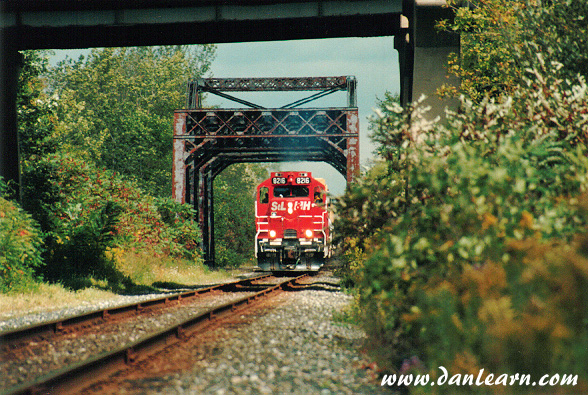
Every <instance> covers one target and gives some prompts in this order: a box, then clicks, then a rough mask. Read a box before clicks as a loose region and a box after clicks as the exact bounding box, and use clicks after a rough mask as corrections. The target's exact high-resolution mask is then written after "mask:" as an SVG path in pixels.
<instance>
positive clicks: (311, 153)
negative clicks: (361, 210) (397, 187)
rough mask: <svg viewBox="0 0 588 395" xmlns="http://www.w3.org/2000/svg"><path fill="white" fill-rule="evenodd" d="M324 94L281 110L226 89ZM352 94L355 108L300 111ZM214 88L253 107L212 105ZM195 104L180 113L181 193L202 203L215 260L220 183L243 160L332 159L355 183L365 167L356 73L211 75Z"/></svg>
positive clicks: (197, 87) (206, 241)
mask: <svg viewBox="0 0 588 395" xmlns="http://www.w3.org/2000/svg"><path fill="white" fill-rule="evenodd" d="M239 91H241V92H245V91H319V92H318V93H315V94H313V95H311V96H309V97H307V98H305V99H301V100H297V101H295V102H293V103H290V104H287V105H285V106H283V107H281V108H264V107H262V106H259V105H256V104H254V103H251V102H248V101H245V100H242V99H239V98H236V97H233V96H231V95H229V94H227V93H225V92H239ZM337 91H347V106H346V107H335V108H300V107H299V106H300V105H302V104H306V103H308V102H311V101H313V100H316V99H318V98H320V97H323V96H326V95H329V94H331V93H334V92H337ZM203 92H209V93H212V94H215V95H219V96H222V97H224V98H227V99H229V100H233V101H235V102H238V103H240V104H243V105H246V106H247V108H235V109H205V108H201V107H200V94H201V93H203ZM187 96H188V103H187V107H188V109H185V110H177V111H175V115H174V162H173V177H174V180H173V197H174V199H175V200H176V201H178V202H182V203H189V204H192V205H194V208H195V209H196V210H197V212H198V222H199V224H200V227H201V229H202V238H203V251H204V258H205V261H206V263H207V264H209V265H210V264H214V249H215V245H214V208H213V205H214V191H213V181H214V179H215V177H216V176H217V175H218V174H220V172H222V171H223V170H224V169H225V168H227V167H228V166H230V165H231V164H234V163H242V162H281V161H311V162H326V163H329V164H330V165H332V166H333V167H334V168H335V169H337V171H339V172H340V173H341V174H342V175H343V176H344V177H346V179H347V182H351V181H353V178H354V177H355V176H356V175H357V174H358V172H359V118H358V113H357V102H356V80H355V78H354V77H313V78H209V79H201V80H198V81H191V82H190V83H189V84H188V95H187Z"/></svg>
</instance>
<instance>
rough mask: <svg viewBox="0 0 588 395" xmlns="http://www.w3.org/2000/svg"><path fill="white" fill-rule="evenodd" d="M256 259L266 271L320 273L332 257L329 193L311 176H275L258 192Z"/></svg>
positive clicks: (301, 174)
mask: <svg viewBox="0 0 588 395" xmlns="http://www.w3.org/2000/svg"><path fill="white" fill-rule="evenodd" d="M256 195H257V196H256V199H255V227H256V240H255V256H256V257H257V262H258V266H259V267H260V268H261V269H263V270H273V271H277V270H304V271H307V270H318V269H320V267H321V266H322V265H323V264H324V262H325V260H326V259H327V258H328V257H330V255H331V248H330V242H331V221H330V216H329V212H328V210H329V201H328V189H327V186H326V184H325V182H324V181H323V180H320V179H315V178H313V177H312V175H311V173H309V172H274V173H272V174H271V177H270V178H269V179H267V180H265V181H264V182H262V183H261V184H260V185H259V186H258V188H257V194H256Z"/></svg>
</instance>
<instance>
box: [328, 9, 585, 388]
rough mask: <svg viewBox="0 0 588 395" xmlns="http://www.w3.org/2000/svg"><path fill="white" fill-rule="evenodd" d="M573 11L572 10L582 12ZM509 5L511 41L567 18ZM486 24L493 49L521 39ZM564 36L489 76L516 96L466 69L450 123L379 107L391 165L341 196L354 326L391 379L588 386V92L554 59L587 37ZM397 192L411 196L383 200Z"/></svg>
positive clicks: (519, 54) (415, 108)
mask: <svg viewBox="0 0 588 395" xmlns="http://www.w3.org/2000/svg"><path fill="white" fill-rule="evenodd" d="M495 3H496V2H495V1H494V0H489V1H482V0H480V1H476V2H472V4H473V5H474V8H470V9H466V11H463V12H467V13H468V14H467V15H468V18H473V19H475V17H476V15H477V14H476V13H478V12H481V11H482V9H483V7H484V6H487V5H489V4H495ZM563 3H564V4H563V5H562V7H570V13H571V14H570V15H573V14H572V11H573V10H572V9H571V8H573V7H576V8H581V7H578V6H577V2H576V3H574V2H563ZM496 4H498V3H496ZM500 5H501V7H506V11H509V12H506V13H505V15H507V16H509V15H510V16H512V17H513V18H515V20H517V21H519V23H520V21H522V20H524V21H526V22H525V23H524V24H520V25H517V26H516V29H517V30H516V33H517V37H525V38H526V39H527V40H530V39H531V38H532V37H533V35H532V34H531V33H532V32H534V31H535V30H534V29H536V28H537V26H538V25H539V24H540V23H542V21H546V20H552V19H553V18H556V17H557V15H559V11H555V8H556V7H551V5H550V4H548V5H547V6H539V5H535V6H534V7H535V8H533V10H532V12H531V11H530V10H529V9H528V8H525V7H526V6H527V5H526V3H525V4H522V3H519V2H512V5H509V4H506V3H504V2H501V3H500ZM523 5H525V7H523ZM476 6H478V8H476ZM484 12H488V13H490V14H492V10H490V9H487V10H485V11H484ZM458 16H459V15H458ZM456 19H457V20H458V22H459V18H456ZM470 22H471V23H473V22H474V21H473V20H472V21H470ZM487 22H488V21H484V24H483V26H484V28H485V30H484V31H483V33H484V35H485V36H488V37H493V39H495V41H494V42H495V43H496V45H501V43H505V42H508V41H509V40H510V37H511V36H510V35H511V33H512V30H511V31H509V30H504V29H502V25H501V24H499V23H497V24H495V25H492V24H488V23H487ZM513 29H514V28H513ZM579 29H580V30H581V27H580V28H579ZM556 30H558V31H559V33H557V34H559V35H561V34H569V36H566V37H560V38H557V37H556V35H557V34H556V33H553V34H554V36H553V37H551V38H549V39H547V38H546V37H545V36H543V37H540V38H537V40H536V41H529V42H519V41H515V44H516V45H515V46H514V47H513V46H511V47H510V50H512V51H513V54H512V56H510V57H509V59H510V60H511V61H512V67H514V68H515V70H503V69H501V68H498V67H497V68H496V69H493V70H489V69H486V71H488V70H489V71H490V72H489V73H486V72H484V73H486V76H487V77H488V76H490V77H491V78H490V79H489V80H488V81H495V82H498V81H506V82H508V84H507V88H508V89H502V88H500V89H496V87H495V86H494V85H493V84H494V83H493V82H491V85H492V86H491V87H490V89H486V88H484V87H483V84H477V83H478V82H481V81H482V78H481V74H477V73H478V72H479V71H481V70H476V67H477V65H478V64H479V63H480V62H482V61H487V64H488V65H490V64H492V63H493V61H490V60H488V59H487V58H482V57H474V59H475V61H474V62H472V63H471V64H465V63H462V64H461V65H460V67H463V71H464V73H465V72H468V73H470V74H463V75H464V76H468V78H470V81H469V82H468V83H472V84H471V85H467V84H466V85H462V92H461V93H462V97H461V107H460V108H459V111H457V112H455V113H450V114H449V115H448V117H447V118H448V119H447V123H446V124H445V125H441V124H435V123H431V122H430V121H428V120H427V119H426V117H424V116H423V112H424V109H423V108H422V106H421V105H420V103H418V102H417V103H413V104H412V105H411V106H408V107H407V108H401V107H400V106H398V105H396V104H395V103H394V102H393V101H389V100H387V101H385V102H382V103H381V105H382V106H383V109H382V111H380V113H379V114H380V116H379V117H378V118H377V119H376V120H375V121H374V122H375V123H376V125H374V127H372V132H373V135H374V139H375V140H376V141H377V142H378V143H379V144H380V147H379V150H378V152H379V154H380V156H381V162H380V163H378V164H377V165H376V166H374V167H373V168H372V169H371V170H370V171H368V172H367V174H366V175H364V176H363V177H362V179H361V180H360V183H359V184H358V186H356V187H355V188H351V189H349V190H348V192H347V194H346V196H345V197H344V198H343V199H341V202H342V203H341V205H340V207H339V214H340V216H339V220H338V223H337V225H338V226H337V229H338V230H339V231H340V232H343V234H342V236H343V238H344V240H345V241H344V243H345V245H346V246H348V250H347V251H348V252H347V253H346V254H345V256H346V259H347V264H348V273H349V276H350V279H351V282H353V283H355V285H356V291H357V295H358V296H357V303H358V304H359V308H358V309H357V311H358V312H359V313H358V314H359V317H360V319H361V322H362V323H364V324H365V328H366V331H367V332H368V334H369V339H370V342H371V345H372V349H373V350H374V352H375V353H376V354H377V356H378V358H379V363H380V364H381V366H382V367H384V368H385V369H386V370H388V371H392V372H397V371H400V372H402V373H408V372H410V371H412V372H414V373H429V372H431V373H433V374H434V373H435V369H437V367H438V366H445V367H447V369H448V370H449V371H450V372H452V374H470V373H473V372H475V373H476V374H477V373H478V372H479V371H480V369H485V371H486V372H501V373H511V374H515V373H522V372H524V373H530V374H532V375H533V377H540V376H541V375H542V374H555V373H561V372H562V371H564V370H565V371H566V372H567V373H569V374H577V375H578V376H579V380H578V386H576V387H573V388H570V390H571V391H573V392H574V393H577V392H578V391H579V392H585V391H586V390H587V389H588V377H587V376H586V372H585V369H584V367H585V366H586V364H588V356H587V354H586V352H585V350H586V349H587V348H588V328H587V327H586V325H585V323H586V322H588V315H587V313H586V310H585V309H581V308H578V307H577V306H581V305H583V304H584V303H586V300H588V294H587V293H586V287H585V285H586V284H588V252H587V250H586V245H587V244H586V238H585V233H586V228H587V226H588V221H587V220H586V218H587V217H586V212H587V211H586V209H587V207H588V205H587V203H586V202H587V201H588V198H587V189H588V177H587V174H588V159H587V156H586V152H587V149H586V147H587V143H588V86H587V84H586V80H585V79H584V77H583V76H581V75H580V76H579V75H578V73H577V69H576V63H575V62H574V63H573V64H567V63H562V62H561V61H560V57H559V56H560V54H562V53H565V52H566V49H565V48H563V46H565V45H567V44H566V43H568V42H569V40H570V39H571V37H573V38H574V40H579V41H580V42H579V43H578V44H574V45H573V46H572V48H571V49H570V48H568V49H567V50H571V51H575V49H574V48H583V47H584V45H586V42H587V36H585V35H584V36H576V32H567V30H565V29H559V28H558V29H556ZM472 31H474V32H475V29H473V30H472ZM554 31H555V30H554ZM564 32H567V33H564ZM570 36H571V37H570ZM542 40H545V41H546V42H549V44H542V43H541V41H542ZM471 44H472V45H473V46H474V47H475V43H473V42H472V43H471ZM484 45H485V44H484ZM480 48H482V47H480ZM532 48H534V49H535V50H534V51H532V50H531V49H532ZM538 48H542V51H541V52H538V51H537V49H538ZM501 51H502V49H501V48H496V51H495V53H501ZM543 51H544V52H543ZM577 55H578V57H579V58H581V57H582V56H583V54H581V53H577ZM484 59H485V60H484ZM482 71H483V70H482ZM474 82H475V83H474ZM392 184H394V185H398V186H402V187H398V188H397V190H396V191H395V193H386V190H387V187H386V185H392ZM382 186H383V188H382ZM370 199H373V200H374V202H370V204H364V203H366V202H369V201H370ZM378 199H383V200H384V201H382V202H378V203H376V202H375V200H378ZM372 206H373V207H374V208H375V209H374V210H372V208H371V207H372ZM382 206H383V207H386V210H388V214H387V215H386V214H380V211H379V208H378V207H382ZM354 229H359V232H358V231H357V230H356V231H354ZM358 236H359V237H358ZM580 322H581V323H582V324H579V323H580ZM415 361H418V363H415ZM411 369H412V370H411ZM477 389H478V390H480V391H482V392H484V393H486V392H494V391H495V392H500V391H505V390H506V391H507V392H508V391H510V390H511V389H512V387H508V388H505V387H503V386H494V387H485V388H477ZM521 389H522V390H528V389H530V388H526V389H525V388H521ZM410 390H411V391H412V388H411V389H410ZM414 390H415V391H418V389H416V388H415V389H414ZM474 390H476V388H469V389H468V390H467V392H470V391H474ZM565 390H566V389H565V388H562V391H565ZM430 391H431V392H434V393H451V388H447V387H446V388H442V387H435V388H432V389H430Z"/></svg>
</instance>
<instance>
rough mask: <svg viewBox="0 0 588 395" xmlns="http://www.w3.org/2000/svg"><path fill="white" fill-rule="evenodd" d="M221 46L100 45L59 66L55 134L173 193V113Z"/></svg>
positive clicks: (149, 187) (148, 186)
mask: <svg viewBox="0 0 588 395" xmlns="http://www.w3.org/2000/svg"><path fill="white" fill-rule="evenodd" d="M215 50H216V47H215V46H214V45H202V46H173V47H135V48H104V49H94V50H92V52H91V53H90V55H88V57H87V58H85V57H80V58H79V59H78V60H67V61H65V62H62V63H61V64H60V65H59V67H57V68H56V69H55V70H53V72H52V74H51V77H52V88H53V92H54V93H55V94H56V95H58V97H59V104H60V105H59V108H58V115H59V121H58V125H57V130H56V138H57V140H58V141H59V143H60V144H62V145H63V147H64V149H66V150H69V151H72V150H73V151H76V152H78V154H80V155H84V156H85V157H86V158H88V159H90V160H92V161H94V162H95V163H96V164H97V165H98V166H100V167H106V168H108V169H111V170H115V171H117V172H119V173H121V174H124V175H126V176H128V177H131V178H134V179H136V180H137V182H138V183H139V185H140V186H141V187H142V188H143V189H144V190H146V191H147V192H150V193H152V194H154V195H159V196H169V195H170V194H171V183H170V180H171V165H170V164H171V162H172V130H173V126H172V121H171V120H172V117H173V112H174V110H176V109H178V108H181V107H182V106H184V102H185V101H184V92H185V86H186V82H187V81H188V80H189V79H194V78H199V77H202V76H203V75H204V74H205V73H207V72H208V71H209V68H210V64H211V62H212V60H213V59H214V56H215Z"/></svg>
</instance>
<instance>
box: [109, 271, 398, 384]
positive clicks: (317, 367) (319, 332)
mask: <svg viewBox="0 0 588 395" xmlns="http://www.w3.org/2000/svg"><path fill="white" fill-rule="evenodd" d="M312 282H313V283H315V284H316V285H313V286H311V287H309V288H307V289H304V290H300V291H294V292H289V293H284V294H281V295H280V296H278V299H279V300H276V301H275V302H274V304H275V305H277V306H276V307H274V308H272V309H268V310H267V311H265V313H264V314H261V315H260V316H258V317H255V319H251V320H248V322H247V323H245V324H241V325H233V326H232V327H230V328H223V329H222V330H221V333H219V336H218V338H217V340H216V342H214V343H213V344H212V343H211V344H207V347H206V349H207V350H208V352H207V355H205V356H202V355H197V354H198V352H196V351H195V352H194V353H193V355H192V358H194V359H196V362H195V363H194V364H193V366H192V367H191V368H189V369H187V370H186V369H185V370H184V371H183V372H181V373H171V374H161V375H159V376H158V377H150V378H148V379H142V378H137V379H127V380H124V381H123V382H121V383H119V387H118V389H117V393H120V394H215V395H228V394H237V395H245V394H300V395H302V394H304V395H307V394H321V395H328V394H366V395H367V394H370V395H372V394H376V395H377V394H388V395H389V394H391V392H390V390H389V389H387V388H383V387H380V385H379V383H378V382H377V380H376V379H375V378H374V376H373V375H372V374H371V372H370V371H368V370H365V369H364V368H363V366H366V365H367V363H366V361H365V360H364V358H365V356H364V355H362V354H361V353H360V352H359V349H360V347H361V345H362V343H363V341H364V339H365V335H364V333H363V332H362V331H361V330H359V329H358V328H355V327H352V326H350V325H347V324H342V323H339V322H336V321H334V320H333V313H334V312H337V311H341V309H343V308H344V307H345V306H346V305H348V304H349V303H350V301H351V298H350V297H349V296H347V295H345V294H344V293H342V292H341V291H340V290H339V288H338V285H337V284H338V279H337V278H334V277H331V276H328V275H320V276H317V277H314V278H313V279H312Z"/></svg>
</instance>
